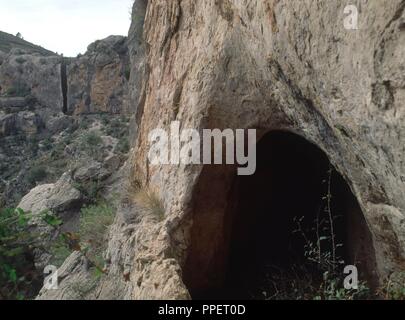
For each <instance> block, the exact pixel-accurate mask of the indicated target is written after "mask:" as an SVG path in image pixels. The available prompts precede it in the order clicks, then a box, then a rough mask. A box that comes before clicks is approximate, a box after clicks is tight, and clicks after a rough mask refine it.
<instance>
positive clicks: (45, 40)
mask: <svg viewBox="0 0 405 320" xmlns="http://www.w3.org/2000/svg"><path fill="white" fill-rule="evenodd" d="M132 3H133V0H0V31H4V32H7V33H11V34H13V35H16V34H17V33H18V32H20V33H21V35H22V37H23V38H24V39H25V40H27V41H29V42H32V43H34V44H37V45H40V46H42V47H44V48H45V49H48V50H51V51H54V52H58V53H63V55H64V56H67V57H74V56H77V55H78V54H79V53H84V52H85V51H86V49H87V46H88V45H89V44H90V43H92V42H94V41H96V40H99V39H103V38H106V37H108V36H109V35H125V36H126V35H127V34H128V30H129V26H130V23H131V20H130V12H131V6H132Z"/></svg>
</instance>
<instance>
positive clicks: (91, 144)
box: [79, 131, 103, 155]
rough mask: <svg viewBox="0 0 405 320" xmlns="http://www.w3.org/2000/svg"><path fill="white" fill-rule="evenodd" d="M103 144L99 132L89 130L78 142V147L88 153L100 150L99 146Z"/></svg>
mask: <svg viewBox="0 0 405 320" xmlns="http://www.w3.org/2000/svg"><path fill="white" fill-rule="evenodd" d="M102 145H103V139H102V138H101V135H100V133H99V132H96V131H90V132H87V133H85V134H84V135H83V136H82V137H81V138H80V142H79V147H80V149H81V150H82V151H84V152H87V153H88V154H90V155H94V154H95V153H97V152H100V147H101V146H102Z"/></svg>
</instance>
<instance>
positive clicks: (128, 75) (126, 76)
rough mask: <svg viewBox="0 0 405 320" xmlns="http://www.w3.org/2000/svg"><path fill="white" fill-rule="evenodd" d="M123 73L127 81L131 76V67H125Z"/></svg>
mask: <svg viewBox="0 0 405 320" xmlns="http://www.w3.org/2000/svg"><path fill="white" fill-rule="evenodd" d="M124 75H125V79H127V81H129V79H130V78H131V69H130V68H129V67H127V68H126V69H125V72H124Z"/></svg>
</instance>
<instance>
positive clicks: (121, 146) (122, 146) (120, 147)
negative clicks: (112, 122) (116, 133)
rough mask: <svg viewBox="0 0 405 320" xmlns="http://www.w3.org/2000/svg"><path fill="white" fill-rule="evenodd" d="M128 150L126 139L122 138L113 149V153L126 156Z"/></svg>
mask: <svg viewBox="0 0 405 320" xmlns="http://www.w3.org/2000/svg"><path fill="white" fill-rule="evenodd" d="M129 150H130V145H129V141H128V138H122V139H120V141H119V142H118V144H117V146H116V147H115V151H116V152H118V153H122V154H127V153H128V152H129Z"/></svg>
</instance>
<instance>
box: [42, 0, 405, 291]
mask: <svg viewBox="0 0 405 320" xmlns="http://www.w3.org/2000/svg"><path fill="white" fill-rule="evenodd" d="M145 4H146V2H145V1H136V2H135V6H136V5H145ZM355 4H356V5H357V7H358V9H359V12H360V17H359V28H358V30H347V29H345V28H344V19H345V17H346V15H345V13H344V8H345V6H344V3H342V2H339V1H335V2H325V1H321V0H304V1H302V0H292V1H291V0H288V1H287V0H285V1H282V0H269V1H250V0H244V1H233V0H221V1H215V2H212V1H208V0H202V1H198V2H195V1H170V2H168V1H163V0H158V1H154V2H150V3H149V4H148V7H147V11H146V19H145V24H144V28H145V30H144V39H145V42H146V44H145V47H146V48H147V50H146V51H147V59H146V63H145V70H146V77H145V78H144V82H143V86H142V92H141V94H140V95H139V97H140V98H139V105H138V108H137V111H136V112H137V119H136V126H137V130H136V131H137V134H136V135H135V136H136V137H137V138H136V141H134V145H135V148H134V152H133V154H132V157H131V166H132V168H131V178H130V179H131V183H133V184H136V185H142V186H143V188H148V189H152V190H155V191H156V193H157V195H158V199H159V200H160V201H161V203H162V206H163V207H164V208H165V217H164V218H163V219H162V220H160V221H156V219H153V218H151V215H150V212H149V214H148V212H147V213H146V214H138V209H136V208H137V204H136V201H135V204H134V201H133V200H130V203H132V205H131V206H129V211H128V212H127V213H126V214H123V215H121V216H119V217H117V219H116V222H115V224H114V225H113V227H112V230H113V233H112V234H111V239H110V249H109V252H110V253H111V252H114V250H118V248H122V244H123V243H125V244H126V245H124V248H126V249H125V250H124V251H125V252H123V251H118V252H119V254H118V256H116V257H115V258H114V259H111V260H110V262H111V263H110V266H109V270H115V271H114V273H113V274H114V276H117V274H118V278H119V279H125V281H124V282H122V284H123V285H122V286H120V287H119V288H118V289H117V290H116V291H115V292H116V293H115V294H116V296H118V297H120V298H130V299H187V298H189V297H190V294H189V288H188V287H187V286H186V284H185V282H186V279H185V278H184V271H185V266H186V264H187V259H188V257H189V256H190V254H192V253H193V252H192V250H194V249H195V247H193V246H192V241H193V240H192V239H193V237H195V236H196V234H197V236H199V235H201V237H200V238H198V239H199V240H200V242H201V243H199V244H198V245H199V246H197V247H198V248H199V250H201V252H200V255H198V257H200V258H201V259H200V260H198V261H197V262H198V263H195V264H193V265H192V267H193V268H194V269H192V270H191V271H190V270H187V272H194V273H198V274H203V275H208V274H215V271H219V270H220V269H215V267H216V266H215V263H216V262H215V261H214V259H215V258H216V257H217V256H219V255H223V253H224V252H225V251H224V247H223V246H222V244H223V241H224V238H225V236H224V234H223V232H224V230H225V227H226V221H225V217H226V215H225V211H226V208H227V207H228V205H229V204H228V203H227V199H228V198H229V197H228V196H229V193H230V192H231V189H232V187H231V182H232V181H233V176H234V174H235V173H234V170H232V168H230V169H224V168H216V169H215V168H214V169H212V168H209V167H204V166H167V165H162V166H152V165H150V163H149V162H148V152H149V140H148V137H149V133H150V131H151V130H153V129H155V128H163V129H167V130H169V126H170V123H171V122H172V121H174V120H178V121H180V122H181V126H182V127H183V128H195V129H202V128H219V129H224V128H233V129H246V128H257V129H260V130H259V131H260V132H259V135H260V136H261V135H263V134H264V133H266V132H271V131H287V132H292V133H294V134H297V135H299V136H301V137H303V138H305V139H306V140H307V141H309V142H311V143H312V144H314V145H316V146H318V147H319V149H321V150H323V151H324V153H325V154H326V155H327V157H328V158H329V160H330V162H331V163H332V164H333V166H334V167H335V168H336V170H337V171H338V172H340V174H341V175H342V177H343V178H344V180H345V181H346V183H347V184H348V185H349V186H350V190H351V192H352V193H353V196H354V197H355V198H356V200H357V202H358V204H359V207H360V209H361V212H362V214H363V215H364V218H365V221H366V225H367V227H368V228H369V231H370V234H371V235H372V237H371V238H372V240H371V241H369V243H368V246H369V247H370V248H372V250H370V251H372V252H373V253H372V254H373V255H375V257H373V258H375V260H376V270H375V271H376V273H377V280H379V281H383V279H385V277H387V276H389V275H391V274H395V273H399V272H401V271H404V270H405V232H404V230H405V226H404V221H405V201H404V197H403V190H404V189H405V188H404V187H405V167H404V163H405V162H404V161H403V160H404V159H403V155H404V151H405V149H404V145H405V144H404V141H405V136H404V135H405V127H404V123H405V121H404V117H405V114H404V110H405V108H404V102H403V97H404V92H405V91H404V90H405V89H404V81H405V79H404V73H403V69H404V63H405V59H404V55H403V54H402V53H403V52H404V49H405V47H404V46H405V41H403V40H404V37H405V33H404V28H403V20H404V19H405V11H404V10H405V5H404V2H403V1H401V0H382V1H368V2H367V3H365V2H361V1H355ZM131 33H132V38H131V35H130V37H129V39H130V42H131V39H133V38H134V29H132V31H131ZM135 38H136V37H135ZM137 89H138V88H130V90H137ZM136 95H137V94H135V96H136ZM129 198H130V199H132V197H131V196H130V197H129ZM198 199H204V203H202V201H196V200H198ZM133 206H134V207H133ZM125 217H132V218H130V219H128V220H127V219H125ZM134 217H136V218H134ZM204 219H205V220H204ZM196 223H200V224H199V227H200V228H199V229H197V230H196V231H197V233H194V234H192V230H193V229H192V228H193V225H195V224H196ZM123 230H129V231H128V233H126V231H123ZM194 231H195V230H194ZM134 234H136V236H135V238H132V235H134ZM132 239H135V240H132ZM198 239H197V240H198ZM131 241H134V244H133V245H132V244H131V245H127V244H128V243H131ZM122 254H124V255H125V256H126V257H129V259H124V260H123V259H122ZM188 268H190V265H189V266H188ZM113 274H112V275H111V277H110V278H109V276H107V279H109V281H111V279H113ZM46 294H47V295H48V296H47V297H48V298H50V297H52V295H53V294H52V293H51V292H48V293H46ZM59 297H61V296H59Z"/></svg>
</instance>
